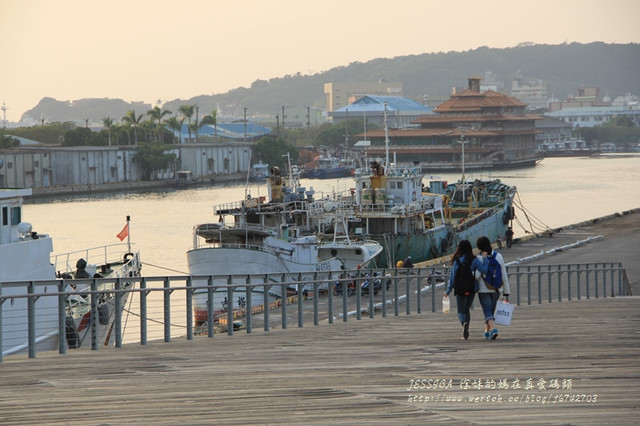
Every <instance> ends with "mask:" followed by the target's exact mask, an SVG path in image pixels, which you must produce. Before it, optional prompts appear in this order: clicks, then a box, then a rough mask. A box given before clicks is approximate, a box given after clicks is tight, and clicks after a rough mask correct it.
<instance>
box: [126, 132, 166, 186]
mask: <svg viewBox="0 0 640 426" xmlns="http://www.w3.org/2000/svg"><path fill="white" fill-rule="evenodd" d="M166 149H167V146H166V145H165V144H163V143H162V142H159V141H155V142H143V143H141V144H140V146H138V150H137V152H136V154H135V155H134V156H133V160H134V161H136V162H137V163H138V164H139V165H140V167H141V168H142V180H151V173H152V172H153V171H154V170H164V169H168V168H169V166H170V165H171V164H172V163H173V162H174V161H175V160H176V155H175V154H174V153H168V152H165V151H166Z"/></svg>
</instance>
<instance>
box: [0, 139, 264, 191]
mask: <svg viewBox="0 0 640 426" xmlns="http://www.w3.org/2000/svg"><path fill="white" fill-rule="evenodd" d="M251 146H252V144H250V143H232V144H229V145H211V144H198V145H193V144H191V145H181V146H179V147H175V146H174V147H172V148H170V149H168V150H167V152H173V153H174V154H176V157H177V160H176V164H173V165H171V166H170V167H169V168H168V169H167V170H158V171H156V173H154V175H153V176H154V177H153V178H154V179H173V178H174V177H175V171H176V170H181V169H182V170H191V172H192V176H193V177H194V178H205V177H212V176H216V175H225V174H232V173H241V172H247V170H248V169H249V166H250V165H249V161H250V156H251ZM135 154H136V148H135V147H29V148H17V149H12V150H5V151H2V152H0V162H1V163H2V167H0V187H10V188H47V187H57V186H72V185H104V184H113V183H122V182H135V181H140V180H141V176H142V170H141V168H140V167H138V165H137V163H136V162H135V161H133V157H134V156H135Z"/></svg>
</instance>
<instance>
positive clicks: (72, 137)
mask: <svg viewBox="0 0 640 426" xmlns="http://www.w3.org/2000/svg"><path fill="white" fill-rule="evenodd" d="M97 145H101V143H100V138H99V136H98V135H97V134H96V133H94V132H92V131H91V129H88V128H86V127H76V128H75V129H71V130H68V131H67V132H65V134H64V141H63V142H62V146H97Z"/></svg>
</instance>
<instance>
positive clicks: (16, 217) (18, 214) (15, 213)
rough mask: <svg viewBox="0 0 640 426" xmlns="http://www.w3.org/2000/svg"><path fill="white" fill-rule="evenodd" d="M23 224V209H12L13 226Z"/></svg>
mask: <svg viewBox="0 0 640 426" xmlns="http://www.w3.org/2000/svg"><path fill="white" fill-rule="evenodd" d="M20 222H22V209H20V207H12V208H11V224H12V225H17V224H19V223H20Z"/></svg>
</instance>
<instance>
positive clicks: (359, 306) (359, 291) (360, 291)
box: [356, 274, 371, 321]
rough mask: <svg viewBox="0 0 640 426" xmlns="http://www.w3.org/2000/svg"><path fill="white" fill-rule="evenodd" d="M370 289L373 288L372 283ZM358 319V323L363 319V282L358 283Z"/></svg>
mask: <svg viewBox="0 0 640 426" xmlns="http://www.w3.org/2000/svg"><path fill="white" fill-rule="evenodd" d="M365 275H366V274H365ZM365 278H366V277H365ZM369 278H371V277H369ZM369 287H371V282H369ZM356 319H357V320H358V321H359V320H361V319H362V282H358V281H356Z"/></svg>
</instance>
